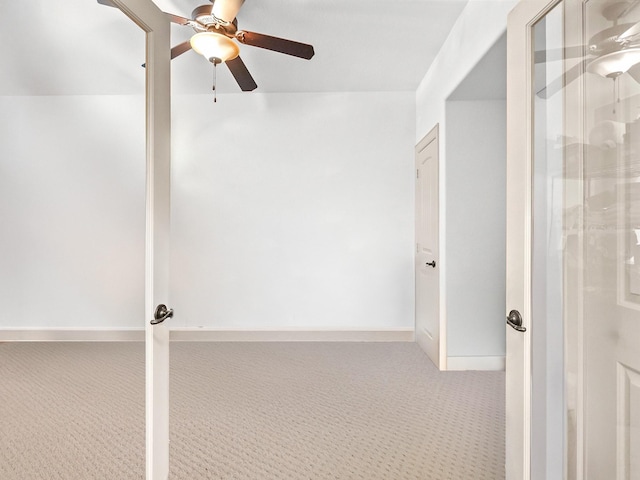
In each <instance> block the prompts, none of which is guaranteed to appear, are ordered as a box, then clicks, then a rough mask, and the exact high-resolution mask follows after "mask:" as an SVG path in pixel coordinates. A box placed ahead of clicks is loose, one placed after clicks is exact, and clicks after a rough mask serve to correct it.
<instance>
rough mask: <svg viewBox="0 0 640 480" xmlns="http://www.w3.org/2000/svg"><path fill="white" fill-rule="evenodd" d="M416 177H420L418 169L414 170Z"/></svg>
mask: <svg viewBox="0 0 640 480" xmlns="http://www.w3.org/2000/svg"><path fill="white" fill-rule="evenodd" d="M416 178H420V170H416Z"/></svg>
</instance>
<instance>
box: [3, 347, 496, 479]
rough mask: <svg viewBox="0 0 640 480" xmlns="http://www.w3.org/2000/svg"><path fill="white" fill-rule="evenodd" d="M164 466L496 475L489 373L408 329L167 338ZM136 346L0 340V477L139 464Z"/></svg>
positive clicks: (258, 475)
mask: <svg viewBox="0 0 640 480" xmlns="http://www.w3.org/2000/svg"><path fill="white" fill-rule="evenodd" d="M171 349H172V350H171V375H172V377H171V378H172V380H171V475H170V478H171V479H172V480H178V479H180V480H182V479H184V480H187V479H188V480H197V479H209V478H211V479H238V480H254V479H255V480H288V479H291V480H303V479H309V480H311V479H362V480H375V479H385V480H386V479H389V480H395V479H398V480H404V479H416V480H418V479H419V480H429V479H433V480H447V479H456V480H467V479H468V480H482V479H486V480H499V479H502V478H504V469H503V465H504V373H503V372H446V373H441V372H438V371H437V370H436V369H435V368H434V367H433V365H432V364H431V363H430V362H429V360H428V359H427V358H426V356H425V355H424V354H423V353H422V352H421V351H420V349H419V347H418V346H417V345H416V344H413V343H173V344H172V345H171ZM143 362H144V346H143V345H142V344H139V343H37V344H36V343H32V344H29V343H6V344H0V479H3V480H14V479H20V480H22V479H29V480H35V479H47V480H49V479H65V480H70V479H82V480H87V479H119V480H120V479H122V480H125V479H141V478H144V364H143Z"/></svg>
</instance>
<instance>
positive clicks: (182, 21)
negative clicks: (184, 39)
mask: <svg viewBox="0 0 640 480" xmlns="http://www.w3.org/2000/svg"><path fill="white" fill-rule="evenodd" d="M98 1H100V0H98ZM106 1H108V0H106ZM163 13H164V14H165V15H166V16H167V17H168V18H169V21H170V22H172V23H177V24H178V25H190V24H191V23H193V20H191V19H190V18H185V17H181V16H180V15H174V14H173V13H167V12H163Z"/></svg>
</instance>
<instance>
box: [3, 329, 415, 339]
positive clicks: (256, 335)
mask: <svg viewBox="0 0 640 480" xmlns="http://www.w3.org/2000/svg"><path fill="white" fill-rule="evenodd" d="M144 338H145V332H144V330H143V329H121V330H117V329H92V330H80V329H72V328H68V329H50V330H43V329H21V330H18V329H7V330H0V342H143V341H144ZM170 338H171V341H174V342H413V341H414V340H415V336H414V331H413V328H411V327H408V328H397V329H385V330H302V329H290V330H223V329H219V330H211V329H203V328H202V329H201V328H177V329H175V330H171V331H170Z"/></svg>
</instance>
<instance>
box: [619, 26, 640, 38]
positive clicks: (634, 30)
mask: <svg viewBox="0 0 640 480" xmlns="http://www.w3.org/2000/svg"><path fill="white" fill-rule="evenodd" d="M639 33H640V22H638V23H634V24H633V25H632V26H631V27H630V28H628V29H627V30H625V31H624V32H622V33H621V34H620V35H618V42H621V41H623V40H626V39H628V38H631V37H635V36H636V35H638V34H639Z"/></svg>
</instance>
